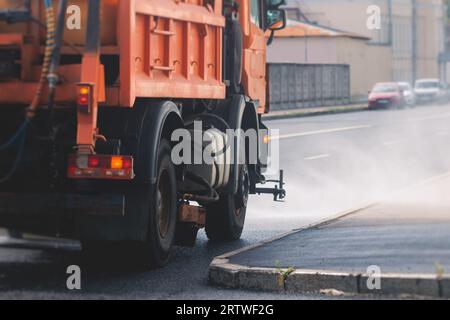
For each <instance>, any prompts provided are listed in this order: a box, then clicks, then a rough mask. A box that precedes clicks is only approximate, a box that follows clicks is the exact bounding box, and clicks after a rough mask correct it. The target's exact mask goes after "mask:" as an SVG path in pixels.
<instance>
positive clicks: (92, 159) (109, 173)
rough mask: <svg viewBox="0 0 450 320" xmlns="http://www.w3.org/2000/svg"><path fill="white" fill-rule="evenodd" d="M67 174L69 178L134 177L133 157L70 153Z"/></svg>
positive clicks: (120, 178) (121, 178) (124, 178)
mask: <svg viewBox="0 0 450 320" xmlns="http://www.w3.org/2000/svg"><path fill="white" fill-rule="evenodd" d="M67 176H68V177H69V178H71V179H110V180H132V179H134V171H133V157H131V156H110V155H82V154H71V155H70V156H69V165H68V170H67Z"/></svg>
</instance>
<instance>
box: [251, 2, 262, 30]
mask: <svg viewBox="0 0 450 320" xmlns="http://www.w3.org/2000/svg"><path fill="white" fill-rule="evenodd" d="M251 5H252V7H251V9H252V10H251V21H252V22H253V23H254V24H256V25H257V26H258V27H259V28H261V29H262V20H261V17H262V14H261V0H251Z"/></svg>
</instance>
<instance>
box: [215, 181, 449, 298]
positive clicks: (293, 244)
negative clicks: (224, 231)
mask: <svg viewBox="0 0 450 320" xmlns="http://www.w3.org/2000/svg"><path fill="white" fill-rule="evenodd" d="M448 190H450V175H445V176H442V177H440V178H438V179H435V180H433V181H429V182H428V183H426V184H423V185H420V186H416V187H413V188H410V189H408V190H404V191H402V192H400V193H398V194H396V196H392V197H390V199H387V200H385V201H383V202H382V203H379V204H375V205H372V206H370V207H367V208H364V209H361V210H357V211H353V212H350V213H347V214H343V215H342V216H341V217H339V218H336V219H333V220H329V221H328V222H325V223H322V224H317V225H314V226H311V227H309V228H305V229H302V230H297V231H293V232H291V233H290V234H288V235H285V236H282V237H280V238H278V239H275V240H271V241H268V242H265V243H262V244H259V245H256V246H253V247H250V248H246V249H243V250H240V251H236V252H233V253H230V254H226V255H223V256H221V257H218V258H216V259H215V260H214V261H213V263H212V264H211V267H210V282H211V283H213V284H216V285H220V286H225V287H231V288H246V289H257V290H280V291H291V292H321V291H322V292H324V290H325V292H329V290H332V291H333V292H335V293H336V292H338V293H339V294H344V293H352V294H356V293H368V294H389V295H401V294H407V295H419V296H430V297H435V298H436V297H445V298H450V274H448V272H450V197H449V196H448ZM369 266H377V267H379V269H380V271H381V279H380V281H381V289H380V290H378V289H376V290H370V289H369V286H368V285H367V281H368V279H369V278H368V277H369V275H368V267H369ZM369 280H370V281H372V282H373V278H370V279H369Z"/></svg>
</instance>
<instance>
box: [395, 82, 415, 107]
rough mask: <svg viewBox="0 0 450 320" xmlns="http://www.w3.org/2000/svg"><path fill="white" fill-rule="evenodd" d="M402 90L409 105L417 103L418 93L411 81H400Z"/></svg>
mask: <svg viewBox="0 0 450 320" xmlns="http://www.w3.org/2000/svg"><path fill="white" fill-rule="evenodd" d="M398 85H399V86H400V91H401V92H402V93H403V98H404V99H405V102H406V104H407V105H408V106H409V107H413V106H415V105H416V94H415V92H414V90H413V88H412V86H411V84H409V82H399V83H398Z"/></svg>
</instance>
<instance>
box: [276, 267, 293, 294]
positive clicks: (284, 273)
mask: <svg viewBox="0 0 450 320" xmlns="http://www.w3.org/2000/svg"><path fill="white" fill-rule="evenodd" d="M275 266H276V270H277V272H278V274H279V276H278V286H279V287H280V288H282V289H286V280H287V278H288V277H289V275H290V274H291V273H293V272H294V271H295V268H293V267H289V268H287V269H283V268H281V267H280V261H279V260H276V261H275Z"/></svg>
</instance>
